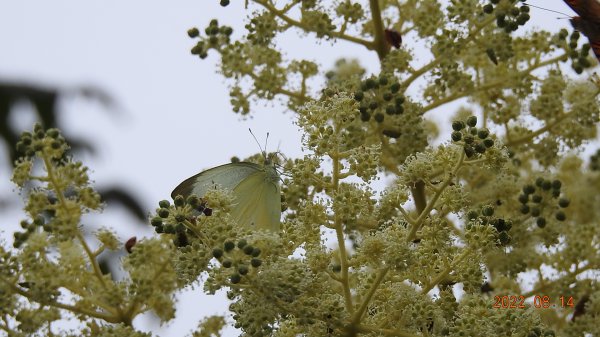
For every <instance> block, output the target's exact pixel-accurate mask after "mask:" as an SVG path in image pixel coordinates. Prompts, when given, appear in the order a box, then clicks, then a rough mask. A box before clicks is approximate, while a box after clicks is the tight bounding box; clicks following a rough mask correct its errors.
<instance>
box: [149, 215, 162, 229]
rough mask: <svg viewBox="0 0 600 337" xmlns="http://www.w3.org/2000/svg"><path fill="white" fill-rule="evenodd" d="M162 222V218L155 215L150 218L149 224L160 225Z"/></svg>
mask: <svg viewBox="0 0 600 337" xmlns="http://www.w3.org/2000/svg"><path fill="white" fill-rule="evenodd" d="M162 223H163V221H162V218H161V217H159V216H155V217H153V218H152V220H150V224H151V225H152V226H153V227H156V226H160V225H162Z"/></svg>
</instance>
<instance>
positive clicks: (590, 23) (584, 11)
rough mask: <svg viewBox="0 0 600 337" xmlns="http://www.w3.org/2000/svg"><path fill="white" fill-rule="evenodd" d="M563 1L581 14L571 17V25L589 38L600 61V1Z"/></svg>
mask: <svg viewBox="0 0 600 337" xmlns="http://www.w3.org/2000/svg"><path fill="white" fill-rule="evenodd" d="M563 1H564V2H565V3H566V4H567V5H569V7H571V9H572V10H573V11H575V13H577V14H578V15H579V16H576V17H574V18H572V19H571V25H572V26H573V28H575V29H577V30H578V31H580V32H581V33H582V34H583V35H585V36H586V37H587V38H588V40H589V41H590V46H591V47H592V50H593V51H594V55H596V58H597V59H598V61H600V3H599V2H598V1H596V0H563Z"/></svg>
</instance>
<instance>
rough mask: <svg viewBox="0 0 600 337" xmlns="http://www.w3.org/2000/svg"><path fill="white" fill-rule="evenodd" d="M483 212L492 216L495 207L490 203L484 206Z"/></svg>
mask: <svg viewBox="0 0 600 337" xmlns="http://www.w3.org/2000/svg"><path fill="white" fill-rule="evenodd" d="M481 213H482V214H483V215H485V216H492V215H494V207H492V206H489V205H486V206H483V209H482V210H481Z"/></svg>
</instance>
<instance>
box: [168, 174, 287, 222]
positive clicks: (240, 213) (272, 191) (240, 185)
mask: <svg viewBox="0 0 600 337" xmlns="http://www.w3.org/2000/svg"><path fill="white" fill-rule="evenodd" d="M217 185H218V186H220V187H222V188H225V189H228V190H230V191H231V192H232V194H233V196H234V198H235V200H234V202H233V208H232V211H231V215H232V217H233V218H234V220H235V221H237V223H238V224H240V225H243V226H250V227H253V228H259V229H269V230H272V231H279V221H280V217H281V197H280V194H281V189H280V187H279V174H278V173H277V171H276V170H275V168H274V167H273V166H272V165H271V164H270V163H269V162H267V163H265V164H264V165H259V164H255V163H250V162H239V163H231V164H225V165H221V166H217V167H213V168H211V169H208V170H206V171H202V172H200V173H198V174H196V175H194V176H192V177H190V178H188V179H186V180H185V181H183V182H182V183H181V184H179V185H178V186H177V187H176V188H175V189H174V190H173V193H171V197H173V198H175V197H176V196H177V195H183V196H184V197H187V196H189V195H196V196H198V197H203V196H204V195H205V194H206V192H207V191H208V190H209V189H211V188H215V187H216V186H217Z"/></svg>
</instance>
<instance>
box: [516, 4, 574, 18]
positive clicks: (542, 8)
mask: <svg viewBox="0 0 600 337" xmlns="http://www.w3.org/2000/svg"><path fill="white" fill-rule="evenodd" d="M523 4H525V5H527V6H529V7H533V8H537V9H541V10H545V11H548V12H553V13H556V14H561V15H564V16H566V17H567V18H569V19H570V18H572V17H573V16H572V15H568V14H565V13H563V12H559V11H555V10H552V9H548V8H544V7H538V6H536V5H532V4H530V3H528V2H524V3H523ZM559 19H560V18H559Z"/></svg>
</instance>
